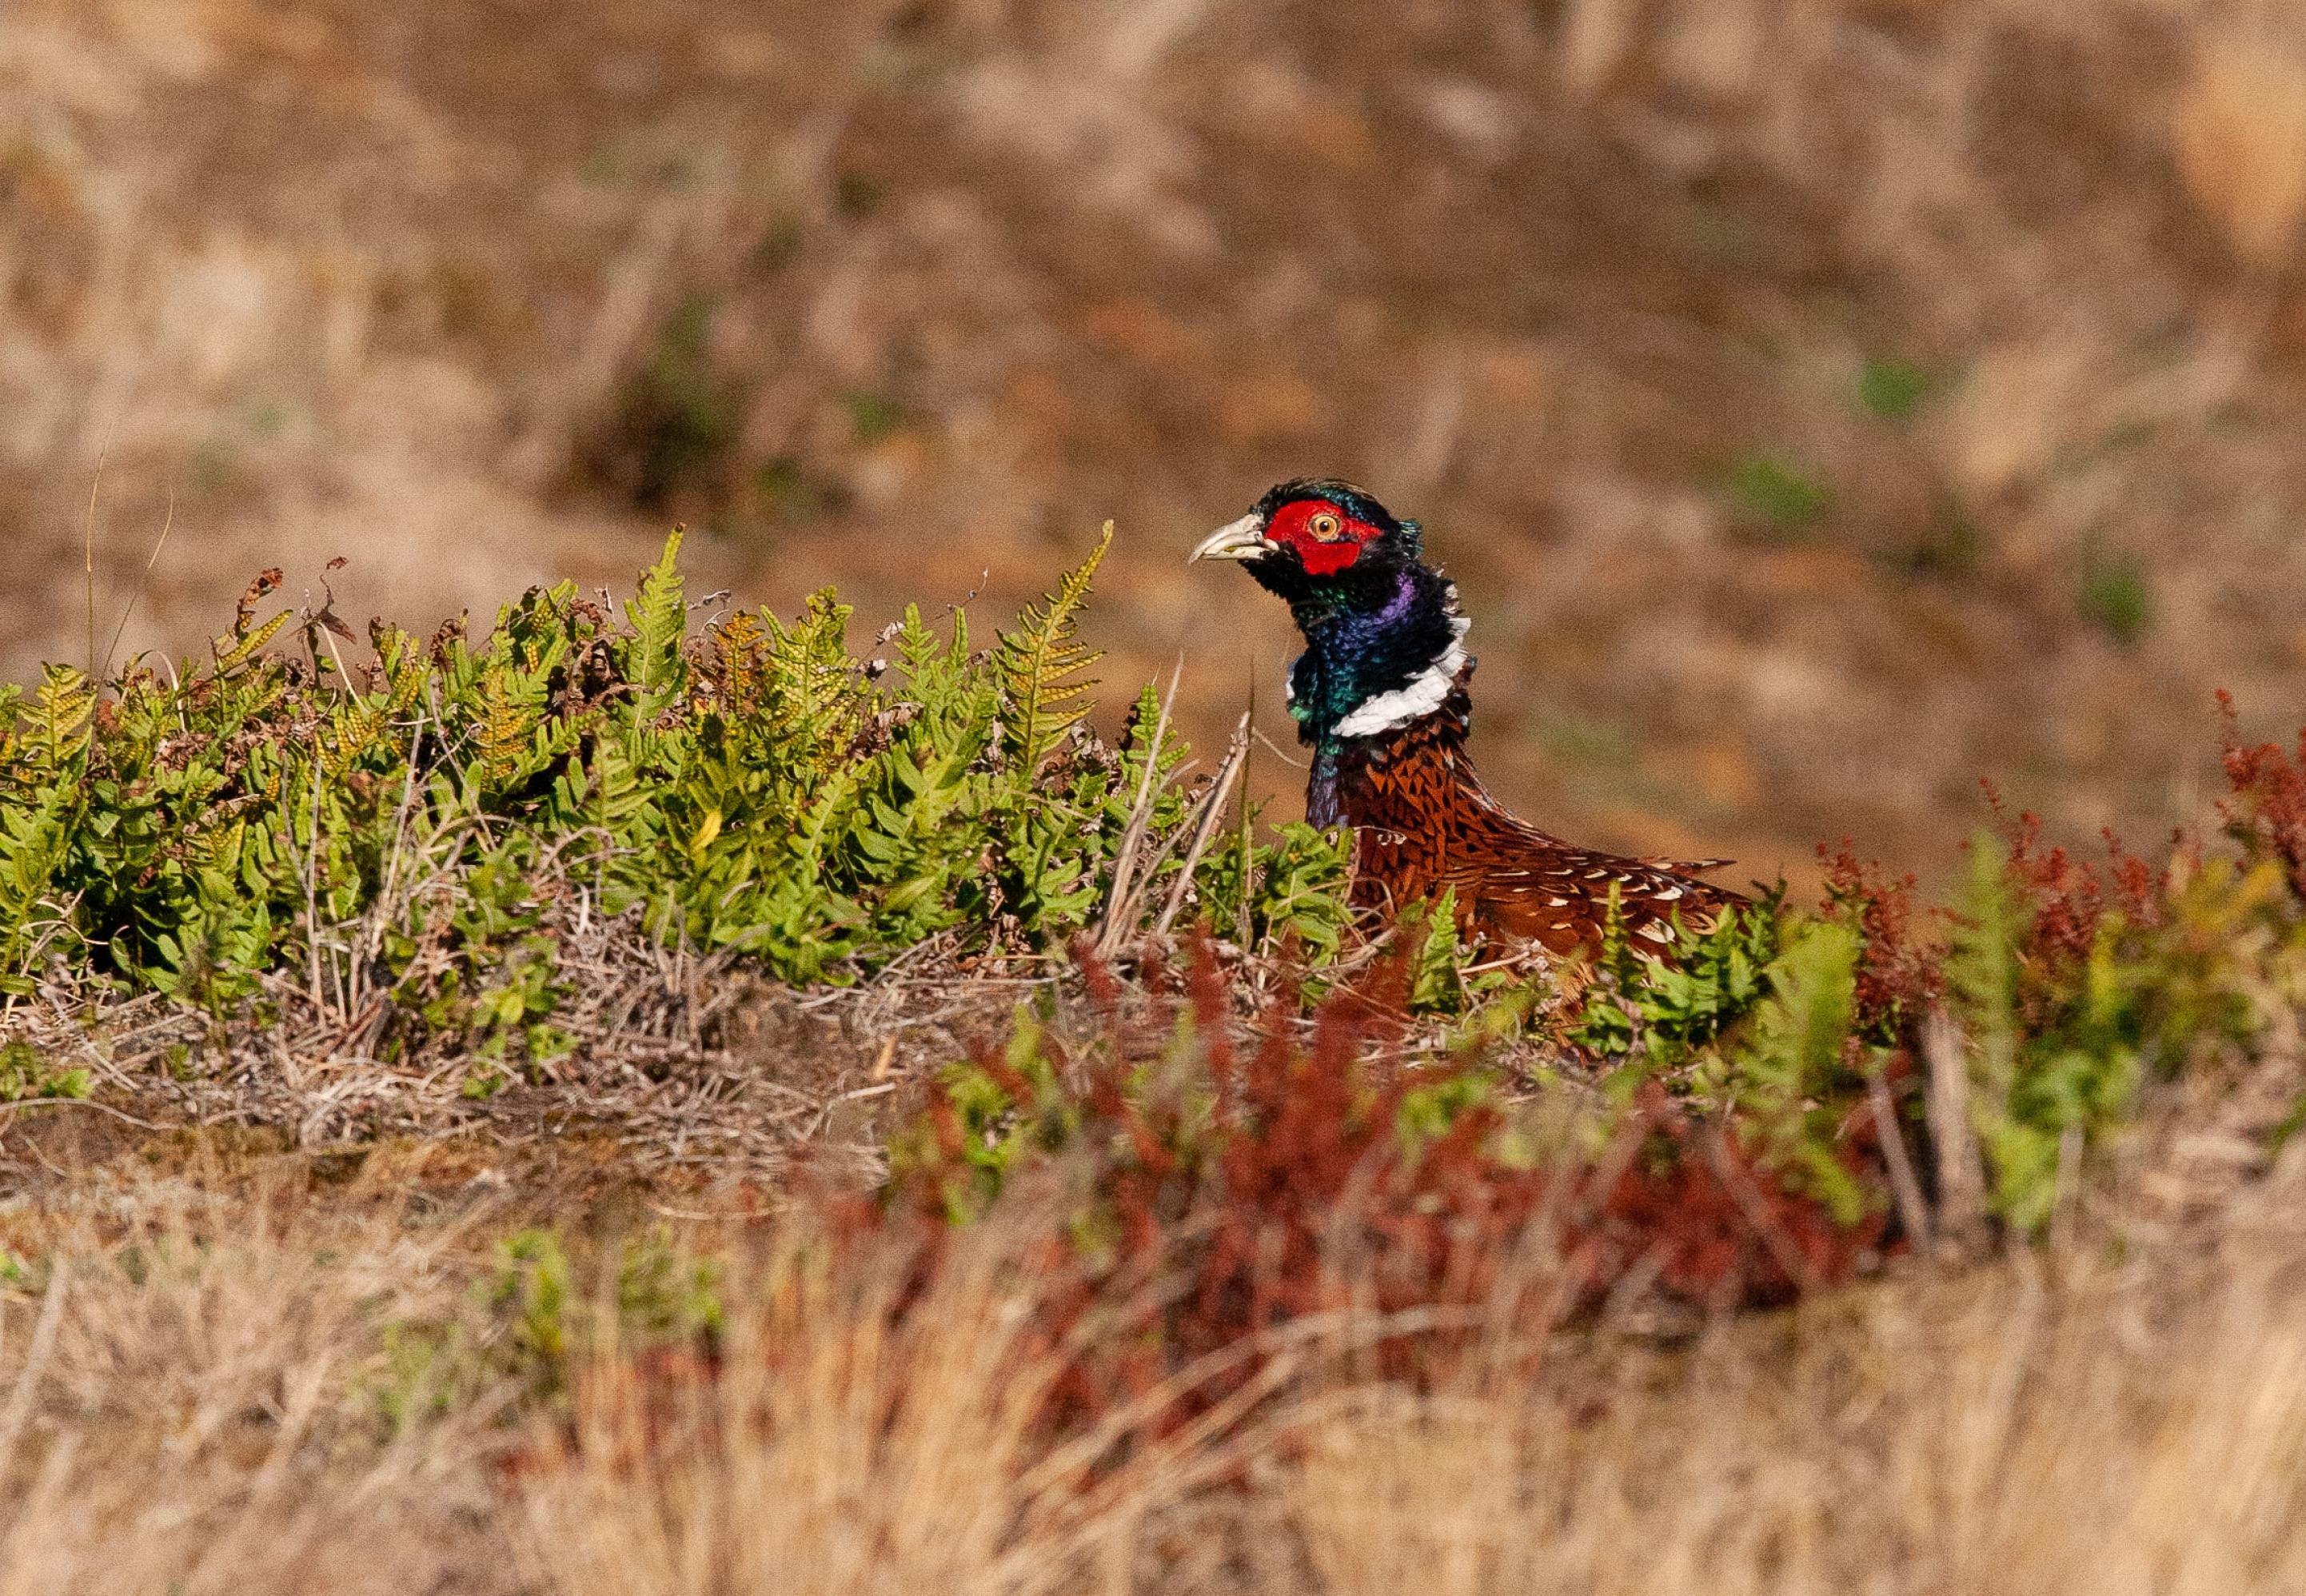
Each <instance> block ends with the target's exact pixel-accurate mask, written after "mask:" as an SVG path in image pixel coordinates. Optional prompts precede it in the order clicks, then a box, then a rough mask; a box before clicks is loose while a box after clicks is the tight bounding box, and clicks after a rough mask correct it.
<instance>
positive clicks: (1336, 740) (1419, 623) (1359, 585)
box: [1192, 479, 1467, 752]
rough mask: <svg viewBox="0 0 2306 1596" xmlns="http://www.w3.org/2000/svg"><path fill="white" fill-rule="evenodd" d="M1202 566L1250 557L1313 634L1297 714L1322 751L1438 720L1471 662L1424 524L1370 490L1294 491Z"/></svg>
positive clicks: (1239, 527) (1302, 666)
mask: <svg viewBox="0 0 2306 1596" xmlns="http://www.w3.org/2000/svg"><path fill="white" fill-rule="evenodd" d="M1192 558H1193V559H1233V560H1239V561H1240V562H1241V564H1242V566H1243V569H1245V570H1247V571H1248V572H1249V574H1250V575H1251V576H1253V577H1255V578H1256V579H1257V581H1258V584H1259V585H1260V586H1262V587H1264V588H1265V589H1266V590H1267V591H1268V592H1270V593H1274V594H1275V595H1277V597H1279V598H1280V599H1282V600H1283V601H1284V602H1286V603H1287V604H1288V606H1289V610H1290V613H1291V615H1292V616H1294V618H1295V619H1296V622H1297V629H1298V630H1299V631H1301V632H1302V633H1303V634H1304V636H1305V653H1303V654H1302V656H1300V657H1299V659H1298V661H1297V663H1296V664H1295V666H1294V667H1293V668H1292V670H1290V673H1289V713H1291V714H1292V715H1293V716H1294V717H1295V718H1296V721H1297V725H1298V735H1299V737H1300V738H1302V740H1303V741H1305V742H1307V743H1310V744H1312V745H1313V746H1314V747H1316V748H1318V749H1321V750H1323V751H1325V752H1335V751H1336V750H1337V747H1339V746H1341V745H1343V744H1346V743H1349V742H1352V741H1353V740H1354V739H1357V738H1371V737H1378V736H1381V735H1383V734H1385V733H1388V732H1391V731H1395V730H1399V729H1400V728H1402V727H1403V726H1405V725H1407V724H1408V723H1409V722H1410V721H1414V720H1418V719H1420V718H1422V717H1423V716H1426V715H1430V714H1431V713H1434V712H1435V711H1437V710H1439V709H1440V708H1441V707H1442V706H1443V705H1444V704H1446V703H1447V702H1448V698H1449V696H1450V693H1451V691H1452V689H1453V688H1454V687H1456V682H1457V678H1458V675H1459V673H1460V672H1461V671H1462V670H1464V669H1465V666H1466V664H1467V659H1466V655H1465V644H1464V638H1465V627H1466V624H1467V623H1466V621H1465V617H1464V616H1462V615H1460V614H1459V613H1458V612H1457V588H1456V584H1455V583H1453V582H1451V581H1450V580H1449V579H1448V577H1447V576H1443V575H1442V574H1441V573H1440V572H1439V571H1438V570H1436V569H1434V568H1432V567H1431V566H1430V565H1428V564H1426V562H1425V555H1424V550H1423V548H1422V544H1421V541H1420V539H1419V535H1418V529H1417V523H1416V522H1414V521H1405V520H1402V519H1401V518H1399V517H1398V516H1395V515H1394V514H1393V513H1392V512H1391V511H1389V510H1388V509H1387V508H1385V506H1383V505H1381V504H1379V502H1378V501H1377V500H1376V499H1373V498H1371V496H1370V495H1369V494H1367V493H1365V492H1363V491H1362V490H1360V489H1359V488H1355V487H1353V486H1351V485H1349V484H1347V483H1345V482H1334V481H1328V480H1321V479H1306V480H1300V481H1297V482H1283V483H1282V484H1281V485H1280V486H1278V487H1277V488H1275V489H1274V490H1272V491H1270V492H1268V493H1267V494H1266V495H1265V497H1264V498H1262V499H1259V500H1258V501H1257V504H1256V507H1255V508H1252V509H1251V511H1250V512H1249V514H1247V515H1246V516H1243V517H1242V518H1241V519H1240V520H1238V521H1234V522H1233V523H1231V524H1230V525H1226V526H1223V527H1220V528H1218V529H1217V532H1215V533H1212V534H1211V535H1210V536H1209V538H1207V539H1205V540H1204V541H1203V542H1202V543H1201V544H1200V547H1199V548H1197V549H1195V550H1193V553H1192Z"/></svg>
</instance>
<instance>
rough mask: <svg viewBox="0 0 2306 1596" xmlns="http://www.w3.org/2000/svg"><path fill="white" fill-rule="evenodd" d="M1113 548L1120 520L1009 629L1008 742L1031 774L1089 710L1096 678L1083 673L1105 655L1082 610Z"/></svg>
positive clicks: (1001, 669) (1002, 671)
mask: <svg viewBox="0 0 2306 1596" xmlns="http://www.w3.org/2000/svg"><path fill="white" fill-rule="evenodd" d="M1112 547H1113V523H1112V522H1110V521H1107V522H1106V524H1105V533H1104V535H1103V536H1101V537H1100V538H1098V539H1097V547H1096V548H1094V549H1092V550H1089V558H1088V559H1084V560H1083V561H1081V563H1080V565H1078V566H1076V567H1074V568H1072V570H1070V571H1068V572H1066V573H1065V576H1064V579H1063V581H1062V582H1060V583H1058V584H1057V588H1056V591H1055V593H1046V594H1044V595H1043V596H1042V599H1041V602H1039V603H1038V604H1033V605H1029V606H1028V607H1027V609H1026V610H1025V612H1024V613H1023V614H1022V615H1021V616H1019V617H1018V625H1017V627H1016V629H1015V630H1014V631H1007V632H1004V633H1002V634H1001V640H1000V642H999V643H998V644H995V648H994V666H995V670H996V671H997V673H998V674H999V677H1000V679H1001V687H1002V692H1003V693H1004V696H1006V697H1007V699H1008V712H1007V714H1006V716H1005V718H1004V725H1003V740H1004V743H1005V744H1006V747H1007V751H1008V753H1009V756H1010V758H1011V760H1012V764H1013V767H1014V768H1015V769H1016V771H1017V772H1019V773H1020V774H1021V775H1022V776H1024V777H1025V778H1026V779H1028V780H1030V779H1031V777H1032V776H1033V774H1034V773H1035V772H1038V770H1039V769H1040V766H1041V762H1042V761H1043V760H1045V759H1046V758H1047V757H1048V755H1049V753H1050V751H1051V750H1052V749H1054V748H1055V747H1056V745H1057V741H1058V739H1059V738H1062V737H1063V736H1064V735H1065V733H1066V732H1068V731H1070V730H1072V727H1073V724H1074V723H1075V722H1076V721H1079V720H1080V718H1081V716H1082V715H1083V714H1084V713H1086V711H1087V706H1086V705H1085V704H1084V703H1083V702H1082V700H1083V699H1084V698H1085V697H1086V696H1087V695H1088V693H1089V689H1090V688H1091V687H1095V686H1096V685H1097V684H1096V682H1095V681H1093V680H1091V679H1088V678H1086V677H1084V676H1083V675H1082V674H1081V672H1082V671H1084V670H1088V669H1089V667H1090V666H1091V665H1094V664H1095V663H1097V661H1098V660H1100V659H1102V658H1103V657H1104V654H1103V653H1102V651H1100V650H1097V649H1091V648H1085V647H1083V646H1082V645H1081V644H1080V643H1079V642H1078V641H1076V633H1077V631H1078V628H1079V626H1080V610H1081V605H1082V604H1083V602H1086V601H1087V599H1088V598H1089V583H1090V581H1091V579H1092V578H1094V577H1095V576H1096V575H1097V567H1098V566H1099V565H1101V564H1103V563H1104V560H1105V554H1106V550H1108V549H1110V548H1112Z"/></svg>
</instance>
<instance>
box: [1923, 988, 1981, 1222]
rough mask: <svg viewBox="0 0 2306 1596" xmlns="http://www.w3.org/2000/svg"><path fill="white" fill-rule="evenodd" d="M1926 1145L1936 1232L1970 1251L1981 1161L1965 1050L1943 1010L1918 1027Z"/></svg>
mask: <svg viewBox="0 0 2306 1596" xmlns="http://www.w3.org/2000/svg"><path fill="white" fill-rule="evenodd" d="M1921 1052H1922V1067H1923V1069H1924V1071H1925V1072H1926V1074H1927V1076H1928V1078H1929V1080H1928V1096H1927V1097H1926V1099H1925V1103H1926V1108H1927V1110H1928V1114H1929V1126H1930V1141H1931V1144H1932V1145H1933V1146H1934V1148H1936V1149H1937V1166H1938V1169H1937V1173H1938V1223H1937V1233H1938V1235H1939V1236H1940V1237H1941V1238H1942V1239H1943V1240H1944V1241H1945V1242H1947V1243H1948V1244H1950V1245H1952V1246H1953V1247H1956V1248H1958V1249H1968V1248H1970V1247H1974V1246H1975V1245H1976V1244H1977V1242H1978V1240H1979V1238H1980V1237H1981V1236H1982V1235H1983V1234H1984V1232H1985V1227H1986V1163H1985V1158H1984V1156H1983V1155H1982V1153H1981V1152H1980V1150H1979V1148H1978V1145H1977V1129H1976V1127H1974V1126H1973V1125H1972V1124H1971V1123H1970V1118H1969V1114H1970V1105H1969V1062H1968V1046H1967V1044H1966V1043H1965V1042H1964V1041H1963V1039H1962V1035H1961V1029H1960V1027H1959V1026H1957V1025H1956V1024H1955V1023H1954V1022H1953V1020H1952V1017H1951V1016H1949V1015H1948V1014H1946V1013H1945V1012H1944V1011H1943V1010H1940V1011H1933V1012H1932V1013H1931V1014H1930V1015H1929V1017H1928V1018H1927V1019H1926V1020H1924V1021H1923V1023H1922V1048H1921Z"/></svg>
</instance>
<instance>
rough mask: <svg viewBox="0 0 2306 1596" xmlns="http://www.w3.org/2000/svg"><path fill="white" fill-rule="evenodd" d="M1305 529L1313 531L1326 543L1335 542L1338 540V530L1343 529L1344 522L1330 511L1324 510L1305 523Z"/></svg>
mask: <svg viewBox="0 0 2306 1596" xmlns="http://www.w3.org/2000/svg"><path fill="white" fill-rule="evenodd" d="M1305 529H1306V530H1307V531H1308V532H1310V533H1312V534H1313V535H1314V536H1315V537H1317V538H1320V540H1321V541H1322V542H1325V543H1328V542H1335V541H1336V540H1337V533H1338V532H1339V531H1341V530H1342V529H1343V523H1341V522H1339V521H1338V519H1337V516H1333V515H1331V514H1330V513H1329V512H1328V511H1327V510H1323V511H1322V512H1321V513H1320V515H1318V516H1314V517H1313V518H1312V519H1311V521H1308V522H1307V523H1305Z"/></svg>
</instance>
